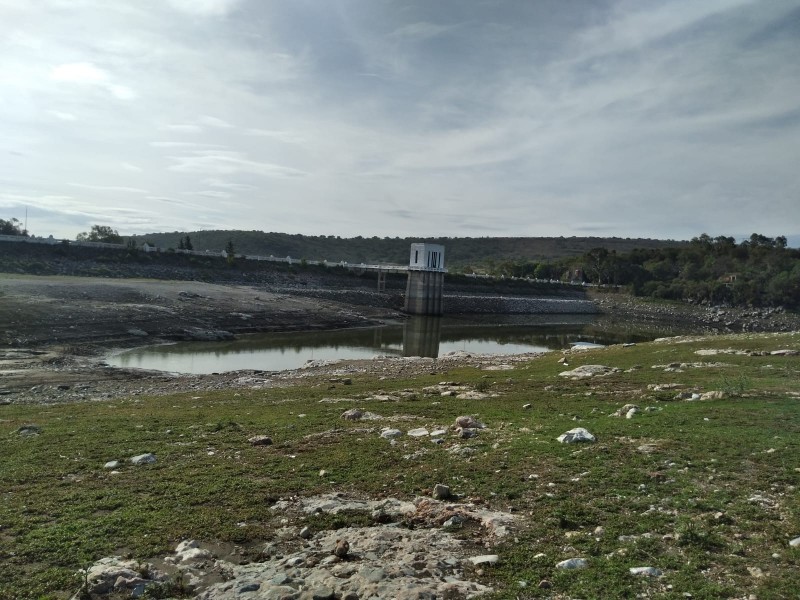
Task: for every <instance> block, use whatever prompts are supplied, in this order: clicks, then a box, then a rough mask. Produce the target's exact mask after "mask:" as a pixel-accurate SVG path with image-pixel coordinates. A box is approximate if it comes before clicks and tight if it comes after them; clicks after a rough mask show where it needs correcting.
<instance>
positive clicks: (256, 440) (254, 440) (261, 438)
mask: <svg viewBox="0 0 800 600" xmlns="http://www.w3.org/2000/svg"><path fill="white" fill-rule="evenodd" d="M247 441H248V442H250V445H252V446H271V445H272V438H271V437H269V436H268V435H254V436H253V437H251V438H247Z"/></svg>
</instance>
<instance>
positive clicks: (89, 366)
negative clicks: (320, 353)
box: [0, 274, 800, 404]
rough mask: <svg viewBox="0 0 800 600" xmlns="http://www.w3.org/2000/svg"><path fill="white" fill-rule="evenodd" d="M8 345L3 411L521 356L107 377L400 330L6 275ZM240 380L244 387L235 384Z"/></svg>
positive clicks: (766, 323) (383, 313) (129, 288)
mask: <svg viewBox="0 0 800 600" xmlns="http://www.w3.org/2000/svg"><path fill="white" fill-rule="evenodd" d="M0 283H1V284H2V288H0V290H2V296H0V298H2V303H1V304H0V306H2V312H0V317H2V320H4V321H5V322H6V323H7V325H6V327H5V328H4V329H5V331H4V335H5V339H4V340H3V339H0V403H4V404H9V403H15V404H16V403H25V404H27V403H50V402H59V403H60V402H70V401H84V400H88V401H91V400H103V399H108V398H115V397H119V396H124V395H137V394H140V393H144V392H145V391H146V392H147V393H175V392H178V391H181V390H193V389H194V390H201V389H205V390H208V389H226V388H235V387H239V386H240V385H246V386H250V387H252V385H261V386H264V387H276V386H285V385H290V384H291V381H293V380H297V379H298V378H300V379H303V380H307V379H308V378H318V379H319V380H320V382H324V381H326V380H329V379H336V378H337V377H342V376H346V375H347V373H349V372H353V371H354V370H355V371H361V372H363V371H364V370H371V371H380V372H381V373H385V374H386V376H387V377H396V376H409V375H413V374H414V373H415V372H419V373H430V372H431V371H434V372H445V371H446V370H447V369H451V368H456V367H459V366H467V365H475V366H478V367H480V368H484V367H498V365H502V364H504V363H509V362H510V361H512V362H513V361H515V360H516V359H515V358H514V357H516V356H525V355H492V356H477V355H475V356H473V355H464V356H456V357H440V358H438V359H417V360H412V359H408V358H405V359H398V358H382V359H371V360H365V359H360V360H348V361H346V362H344V363H341V362H339V363H336V364H334V365H322V366H319V365H317V366H311V367H306V368H300V369H294V370H289V371H276V372H266V371H254V370H242V371H230V372H225V373H218V374H211V375H187V374H171V373H165V372H161V371H156V372H154V371H142V370H139V369H132V368H123V367H111V366H109V365H108V364H107V362H106V361H105V360H104V357H106V356H108V355H109V353H110V352H122V351H125V350H129V349H131V348H135V347H142V346H152V345H156V344H164V343H174V342H177V341H192V340H201V341H214V340H224V339H233V338H235V337H236V336H237V335H240V334H249V333H286V332H292V331H298V332H299V331H304V332H313V331H321V330H342V329H356V328H363V327H375V326H381V325H385V324H387V323H391V322H395V323H397V322H402V321H403V320H404V319H405V318H407V317H406V315H404V314H403V313H400V312H399V311H394V310H387V309H386V308H382V307H373V306H365V305H353V304H347V303H343V302H336V301H333V300H327V299H326V300H322V299H318V298H309V297H307V296H296V295H292V294H288V293H286V292H285V290H282V293H275V292H270V291H267V290H264V289H261V288H257V287H251V286H245V285H219V284H208V283H202V282H187V281H157V280H125V279H123V280H116V279H115V280H108V279H98V278H65V277H39V278H33V277H30V276H14V275H8V274H4V275H3V276H2V278H1V279H0ZM588 300H590V301H591V302H593V303H594V304H595V305H596V306H597V307H598V309H599V311H600V314H598V317H597V319H598V322H600V323H602V324H609V323H610V324H612V325H615V326H619V327H620V328H622V329H623V330H624V328H625V326H626V325H627V326H629V325H630V322H631V320H632V319H637V320H639V321H641V322H644V323H650V324H653V326H654V328H655V327H659V326H664V327H667V326H679V328H680V331H681V332H692V333H694V334H719V333H742V332H750V331H775V332H779V331H792V330H800V315H797V314H794V313H787V312H782V311H778V310H771V311H753V310H747V309H729V308H728V309H718V308H709V307H699V306H692V305H677V304H660V303H652V302H644V301H641V300H638V299H636V298H631V297H628V296H623V295H621V294H605V293H598V292H596V291H593V292H592V293H591V294H590V295H589V298H588ZM239 380H243V381H244V380H246V381H244V382H243V383H237V382H238V381H239Z"/></svg>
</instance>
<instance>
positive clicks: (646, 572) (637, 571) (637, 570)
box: [628, 567, 664, 577]
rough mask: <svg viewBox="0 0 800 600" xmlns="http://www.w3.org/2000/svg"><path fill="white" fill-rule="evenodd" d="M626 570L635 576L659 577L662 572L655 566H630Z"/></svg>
mask: <svg viewBox="0 0 800 600" xmlns="http://www.w3.org/2000/svg"><path fill="white" fill-rule="evenodd" d="M628 571H629V572H630V574H631V575H635V576H636V577H661V576H662V575H663V574H664V573H662V572H661V571H660V570H659V569H656V568H655V567H631V568H630V569H628Z"/></svg>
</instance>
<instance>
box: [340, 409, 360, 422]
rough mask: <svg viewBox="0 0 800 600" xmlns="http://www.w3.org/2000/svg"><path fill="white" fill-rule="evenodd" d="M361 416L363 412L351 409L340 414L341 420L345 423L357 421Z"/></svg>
mask: <svg viewBox="0 0 800 600" xmlns="http://www.w3.org/2000/svg"><path fill="white" fill-rule="evenodd" d="M363 416H364V411H362V410H361V409H359V408H351V409H350V410H346V411H344V412H343V413H342V419H345V420H347V421H358V420H359V419H361V417H363Z"/></svg>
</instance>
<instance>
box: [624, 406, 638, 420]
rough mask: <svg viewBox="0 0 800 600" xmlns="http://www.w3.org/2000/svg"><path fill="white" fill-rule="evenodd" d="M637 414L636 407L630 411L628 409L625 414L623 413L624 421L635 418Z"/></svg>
mask: <svg viewBox="0 0 800 600" xmlns="http://www.w3.org/2000/svg"><path fill="white" fill-rule="evenodd" d="M637 414H639V408H638V407H636V406H634V407H633V408H632V409H630V410H629V411H628V412H627V413H625V418H626V419H632V418H633V417H635V416H636V415H637Z"/></svg>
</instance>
